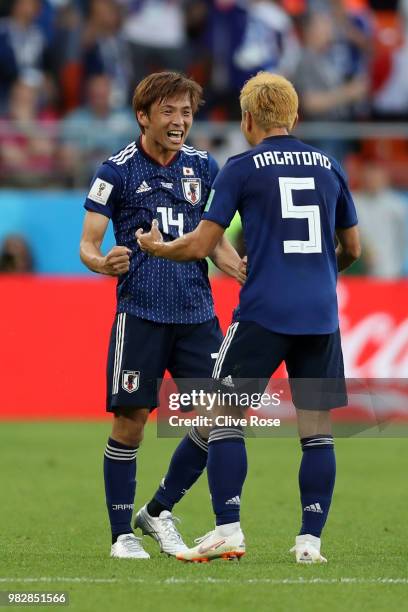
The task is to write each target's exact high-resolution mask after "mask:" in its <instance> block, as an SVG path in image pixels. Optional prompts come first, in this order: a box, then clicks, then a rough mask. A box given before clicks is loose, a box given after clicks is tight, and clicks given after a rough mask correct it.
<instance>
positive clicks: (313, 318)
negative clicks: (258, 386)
mask: <svg viewBox="0 0 408 612" xmlns="http://www.w3.org/2000/svg"><path fill="white" fill-rule="evenodd" d="M237 210H238V211H239V213H240V215H241V219H242V226H243V229H244V239H245V244H246V247H247V251H248V266H249V268H248V269H249V272H248V279H247V281H246V283H245V285H244V286H243V288H242V290H241V294H240V303H239V311H238V314H237V319H238V320H240V321H253V322H255V323H258V324H259V325H262V326H263V327H266V328H267V329H269V330H271V331H273V332H278V333H281V334H293V335H297V334H301V335H303V334H305V335H307V334H332V333H334V332H336V330H337V329H338V326H339V320H338V308H337V297H336V281H337V260H336V252H335V238H334V236H335V232H336V228H337V229H338V228H348V227H351V226H353V225H356V223H357V215H356V211H355V207H354V203H353V200H352V197H351V195H350V192H349V190H348V187H347V183H346V179H345V176H344V173H343V171H342V169H341V168H340V166H339V164H338V163H337V162H336V160H334V159H332V158H329V157H328V156H327V155H325V154H324V152H322V151H319V150H318V149H315V148H314V147H311V146H309V145H307V144H305V143H303V142H301V141H300V140H298V139H296V138H294V137H292V136H286V135H282V136H273V137H269V138H265V140H263V141H262V142H261V143H260V144H259V145H257V146H256V147H254V148H253V149H252V150H251V151H246V152H245V153H242V154H240V155H236V156H235V157H232V158H230V159H229V160H228V162H227V164H226V165H225V166H224V168H223V169H222V170H221V172H220V173H219V175H218V176H217V178H216V179H215V182H214V186H213V190H212V192H211V194H210V197H209V199H208V203H207V206H206V212H205V213H204V215H203V219H207V220H209V221H213V222H215V223H218V224H219V225H222V226H223V227H227V226H228V225H229V224H230V222H231V220H232V218H233V217H234V214H235V212H236V211H237Z"/></svg>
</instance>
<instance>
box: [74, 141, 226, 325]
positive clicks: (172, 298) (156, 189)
mask: <svg viewBox="0 0 408 612" xmlns="http://www.w3.org/2000/svg"><path fill="white" fill-rule="evenodd" d="M217 172H218V166H217V163H216V161H215V160H214V159H213V158H212V157H210V156H209V155H208V153H207V152H206V151H196V150H195V149H193V148H192V147H188V146H183V147H182V149H181V151H179V152H178V153H177V154H176V155H175V157H174V158H173V159H172V160H171V162H170V163H169V164H168V165H167V166H162V165H161V164H159V163H158V162H156V161H155V160H153V159H152V158H151V157H150V156H149V155H148V154H147V153H146V152H144V150H143V148H142V147H141V145H140V142H139V143H136V142H132V143H130V144H129V145H128V146H127V147H126V148H125V149H123V150H122V151H119V153H117V154H116V155H113V156H112V157H110V158H109V159H108V160H107V161H105V162H104V163H103V164H102V165H101V166H100V168H99V169H98V171H97V173H96V175H95V177H94V179H93V181H92V186H91V190H90V192H89V194H88V197H87V199H86V202H85V208H86V209H87V210H90V211H93V212H97V213H100V214H102V215H105V216H107V217H109V218H110V219H112V223H113V229H114V233H115V238H116V243H117V244H118V245H121V246H126V247H128V248H130V249H131V250H132V251H133V255H132V257H131V260H130V270H129V272H128V273H127V274H124V275H123V276H121V277H119V279H118V286H117V310H118V312H127V313H129V314H132V315H136V316H138V317H140V318H143V319H148V320H150V321H156V322H159V323H202V322H204V321H208V320H210V319H212V318H213V317H214V306H213V300H212V295H211V289H210V284H209V280H208V268H207V262H206V261H205V260H202V261H195V262H190V263H178V262H173V261H169V260H167V259H159V258H155V257H151V256H150V255H148V254H147V253H142V251H141V250H140V248H139V247H138V245H137V242H136V238H135V232H136V230H137V229H138V228H139V227H141V228H143V229H144V230H145V231H146V232H147V231H149V229H150V226H151V223H152V221H153V219H158V221H159V227H160V231H161V232H162V234H163V238H164V240H165V241H168V240H174V239H175V238H178V237H179V236H182V235H183V234H185V233H187V232H191V231H193V230H194V229H195V228H196V226H197V225H198V223H199V221H200V219H201V215H202V212H203V208H204V205H205V202H206V200H207V198H208V194H209V193H210V188H211V185H212V183H213V180H214V178H215V176H216V174H217Z"/></svg>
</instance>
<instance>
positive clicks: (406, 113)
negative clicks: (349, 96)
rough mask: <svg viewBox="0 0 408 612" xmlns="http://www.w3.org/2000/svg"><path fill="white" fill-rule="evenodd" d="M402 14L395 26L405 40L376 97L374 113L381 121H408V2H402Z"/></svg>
mask: <svg viewBox="0 0 408 612" xmlns="http://www.w3.org/2000/svg"><path fill="white" fill-rule="evenodd" d="M400 13H401V14H400V16H399V23H396V24H395V26H396V27H398V25H399V26H400V29H401V30H402V32H403V40H402V41H398V42H400V44H399V45H396V46H395V48H394V49H393V53H392V55H391V66H390V69H389V74H388V78H387V79H386V81H385V83H383V84H382V87H381V89H380V90H379V91H378V92H376V93H375V95H374V101H373V107H374V112H375V114H376V115H377V116H378V117H380V118H381V119H400V120H407V119H408V76H407V75H408V0H401V2H400Z"/></svg>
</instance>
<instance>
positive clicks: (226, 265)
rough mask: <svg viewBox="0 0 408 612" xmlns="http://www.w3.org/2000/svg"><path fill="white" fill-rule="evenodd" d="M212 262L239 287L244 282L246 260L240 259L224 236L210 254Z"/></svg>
mask: <svg viewBox="0 0 408 612" xmlns="http://www.w3.org/2000/svg"><path fill="white" fill-rule="evenodd" d="M210 259H211V260H212V262H213V263H214V264H215V265H216V266H217V268H219V270H221V272H224V274H228V276H232V277H233V278H235V279H236V280H237V281H238V282H239V283H240V284H241V285H243V284H244V283H245V281H246V258H245V259H241V258H240V256H239V255H238V253H237V252H236V250H235V249H234V247H233V246H232V244H231V243H230V241H229V240H228V238H227V237H226V236H222V237H221V240H220V241H219V243H218V244H217V246H216V247H215V249H214V250H213V252H212V253H210Z"/></svg>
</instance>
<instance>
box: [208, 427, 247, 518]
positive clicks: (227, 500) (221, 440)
mask: <svg viewBox="0 0 408 612" xmlns="http://www.w3.org/2000/svg"><path fill="white" fill-rule="evenodd" d="M207 474H208V484H209V487H210V492H211V499H212V505H213V509H214V514H215V521H216V525H225V524H226V523H237V522H238V521H239V511H240V505H241V493H242V487H243V485H244V482H245V478H246V474H247V455H246V448H245V439H244V433H243V431H242V430H241V429H238V428H236V429H235V428H223V427H219V428H214V429H213V430H212V431H211V433H210V437H209V439H208V461H207Z"/></svg>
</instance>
